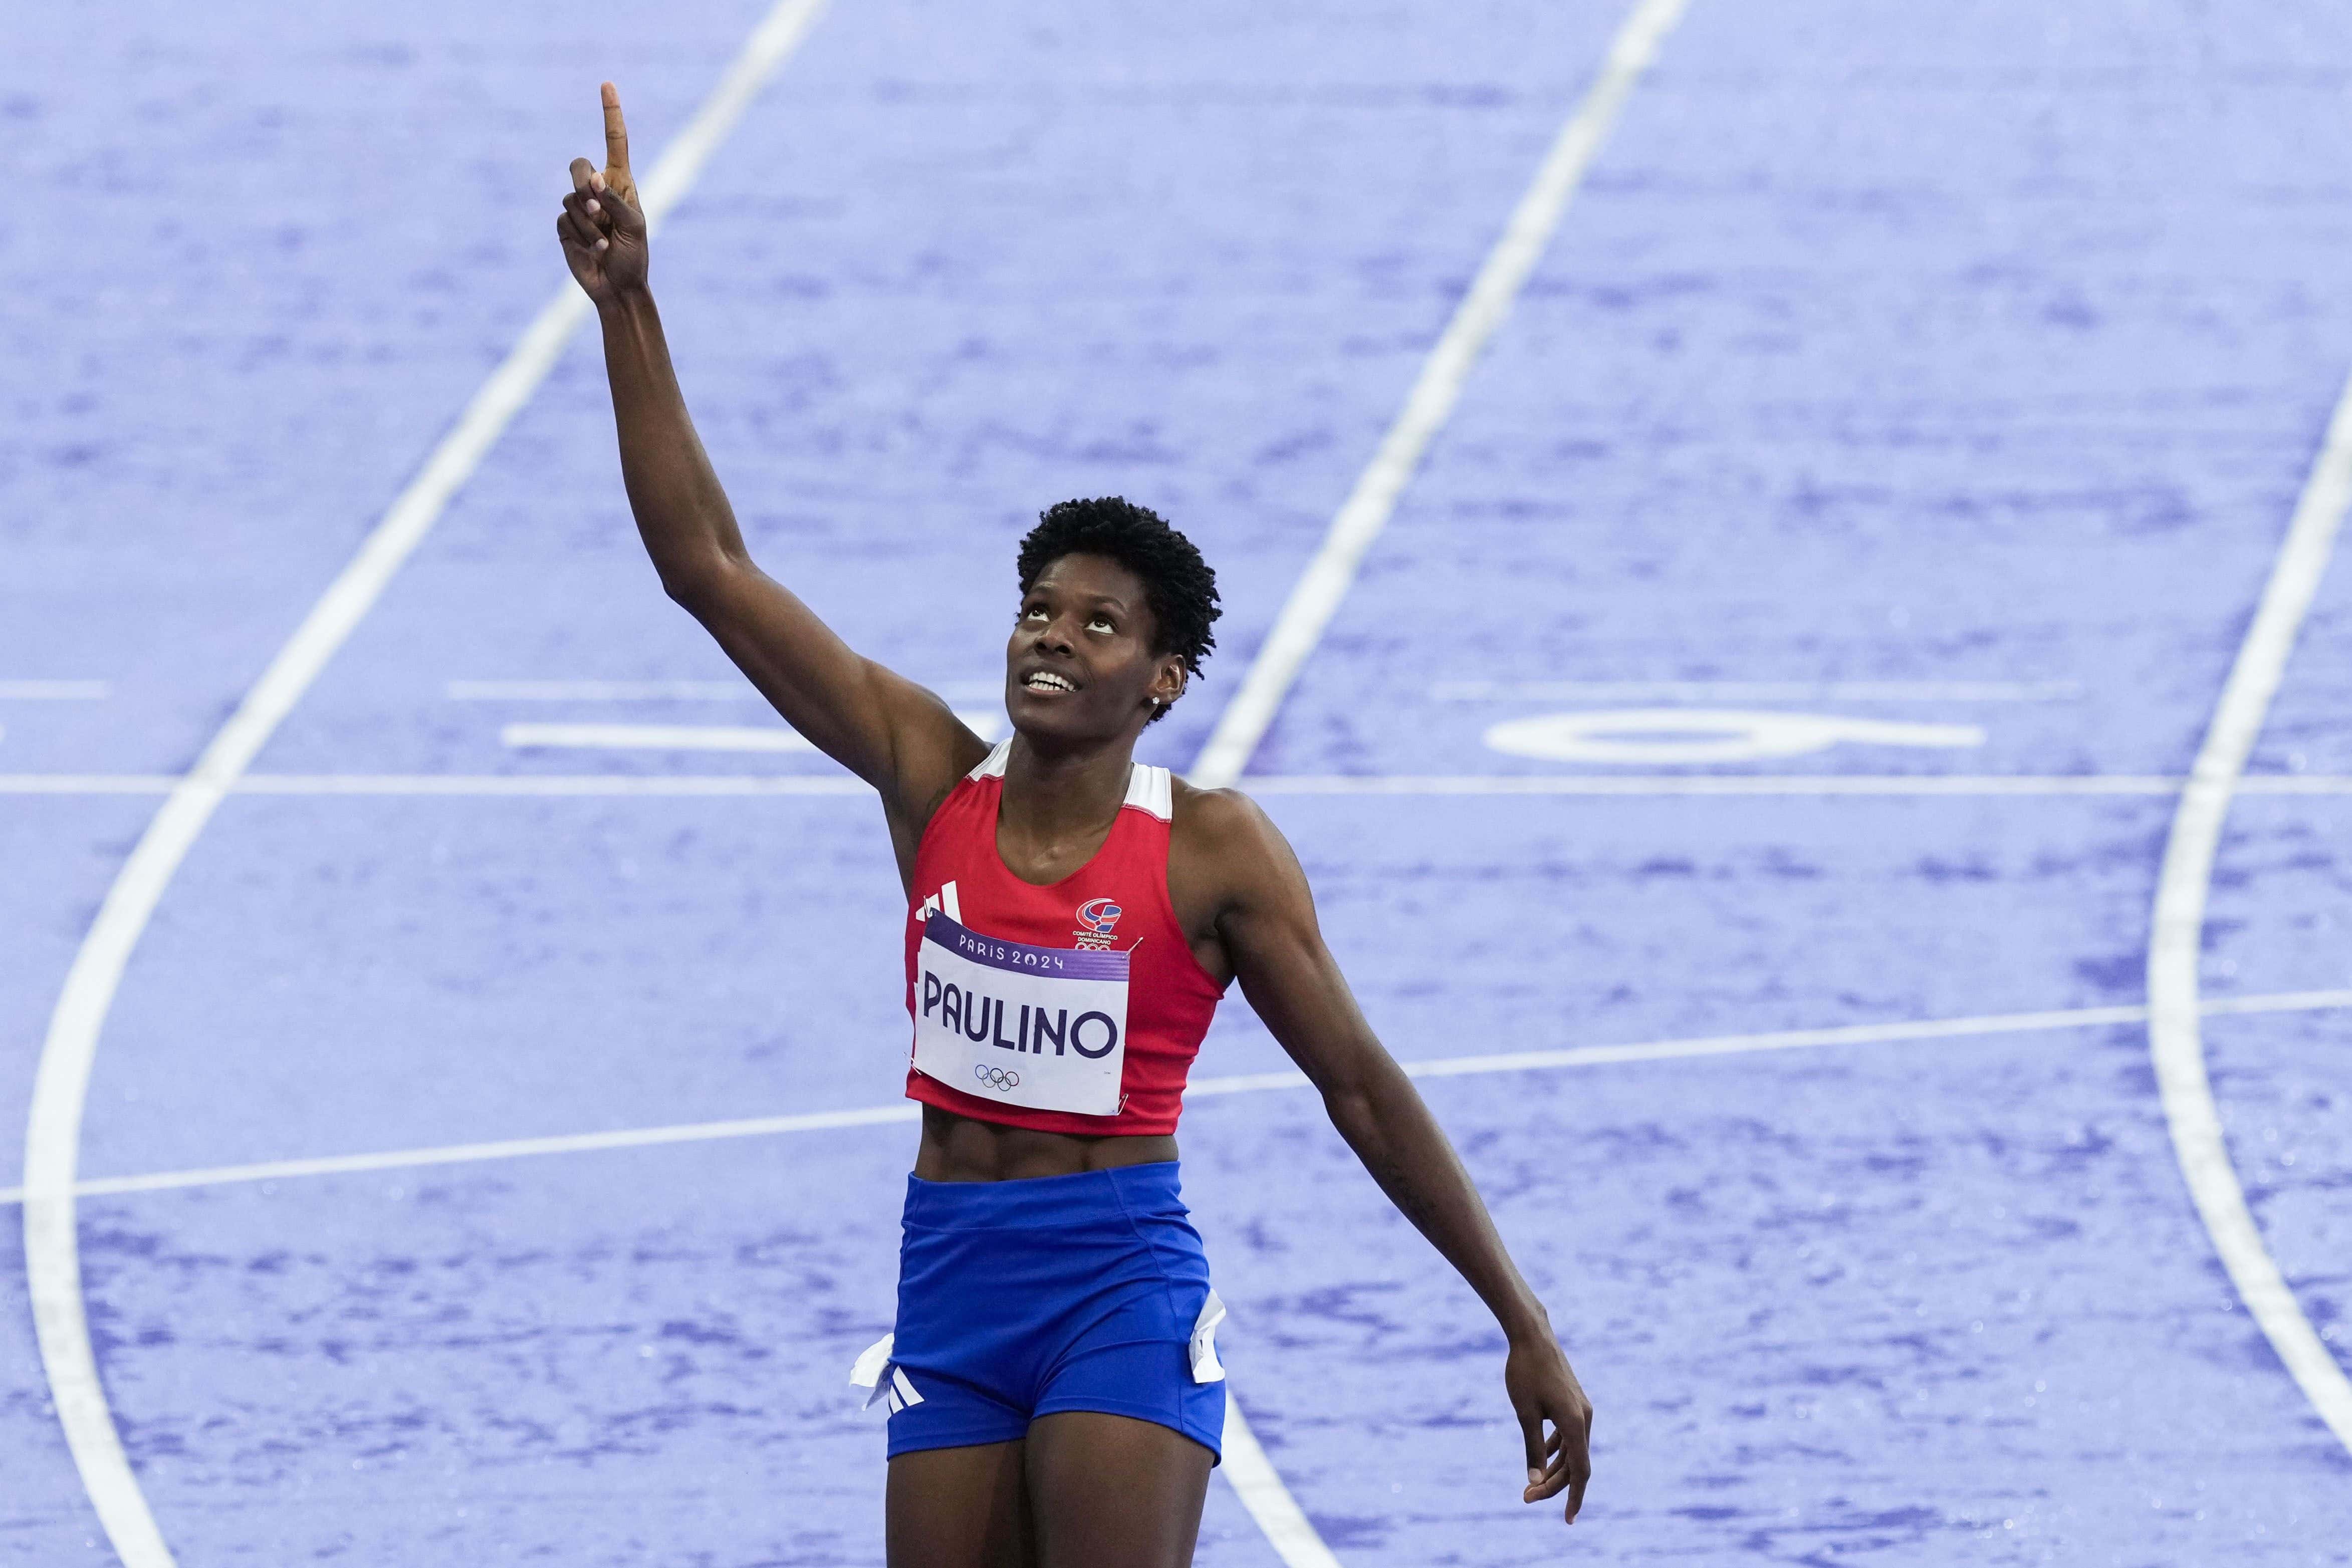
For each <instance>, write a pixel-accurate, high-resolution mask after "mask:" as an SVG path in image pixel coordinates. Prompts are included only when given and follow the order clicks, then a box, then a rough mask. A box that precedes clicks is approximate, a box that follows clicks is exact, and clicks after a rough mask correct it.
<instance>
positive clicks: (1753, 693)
mask: <svg viewBox="0 0 2352 1568" xmlns="http://www.w3.org/2000/svg"><path fill="white" fill-rule="evenodd" d="M1429 695H1431V696H1433V697H1434V698H1436V699H1437V700H1438V701H1440V702H1513V701H1526V702H1645V701H1657V702H1702V703H1706V702H1730V703H1737V702H1947V703H2040V702H2063V701H2064V700H2065V699H2067V698H2069V697H2078V696H2080V695H2083V687H2082V684H2081V683H2080V682H2077V681H1439V682H1436V683H1435V684H1433V685H1431V687H1430V688H1429Z"/></svg>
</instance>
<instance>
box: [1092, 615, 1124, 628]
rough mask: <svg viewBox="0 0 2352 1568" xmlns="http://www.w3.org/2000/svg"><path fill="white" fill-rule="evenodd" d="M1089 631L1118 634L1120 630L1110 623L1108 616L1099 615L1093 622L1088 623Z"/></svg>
mask: <svg viewBox="0 0 2352 1568" xmlns="http://www.w3.org/2000/svg"><path fill="white" fill-rule="evenodd" d="M1087 631H1089V632H1117V631H1118V627H1116V626H1114V625H1112V624H1111V623H1110V618H1109V617H1108V616H1107V615H1097V616H1096V617H1095V618H1094V619H1093V620H1091V621H1089V622H1087Z"/></svg>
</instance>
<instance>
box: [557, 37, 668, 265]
mask: <svg viewBox="0 0 2352 1568" xmlns="http://www.w3.org/2000/svg"><path fill="white" fill-rule="evenodd" d="M555 236H556V238H557V239H559V240H561V241H562V243H563V259H564V262H565V263H566V265H568V266H569V267H571V268H572V277H574V278H576V279H578V280H579V284H580V287H582V288H583V289H585V290H587V292H588V298H591V299H593V300H594V301H596V303H597V304H599V305H604V304H608V303H610V302H611V301H613V300H614V299H617V298H620V297H621V296H622V295H624V294H626V293H629V292H631V291H632V290H635V289H639V288H643V287H645V286H646V218H645V213H644V211H643V209H642V207H641V206H640V204H639V203H638V200H637V182H636V180H635V177H634V176H632V175H631V174H630V172H629V128H628V126H627V125H626V124H625V122H624V121H623V120H622V119H621V94H620V91H619V89H616V88H614V86H613V84H612V83H611V82H606V83H605V84H604V169H603V171H602V172H599V171H598V170H597V169H596V168H595V167H594V166H593V164H591V163H590V162H588V160H587V159H585V158H574V159H573V160H572V193H571V194H570V195H567V196H565V197H564V198H563V214H562V216H561V217H559V218H557V219H556V220H555Z"/></svg>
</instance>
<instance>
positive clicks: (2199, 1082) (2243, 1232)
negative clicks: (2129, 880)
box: [2147, 379, 2352, 1449]
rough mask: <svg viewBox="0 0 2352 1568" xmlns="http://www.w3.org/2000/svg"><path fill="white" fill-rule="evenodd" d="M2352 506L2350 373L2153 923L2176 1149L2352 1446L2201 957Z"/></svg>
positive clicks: (2154, 983)
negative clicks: (2232, 830) (2234, 809)
mask: <svg viewBox="0 0 2352 1568" xmlns="http://www.w3.org/2000/svg"><path fill="white" fill-rule="evenodd" d="M2347 508H2352V379H2347V382H2346V383H2345V387H2344V391H2343V392H2342V393H2341V395H2340V396H2339V397H2338V398H2337V400H2336V412H2335V413H2334V415H2333V416H2332V417H2331V418H2330V419H2329V421H2328V425H2327V434H2326V436H2325V437H2324V438H2323V440H2322V442H2321V444H2320V450H2319V455H2318V456H2317V457H2315V459H2314V460H2313V462H2312V465H2311V473H2310V476H2309V477H2308V478H2307V479H2306V480H2305V484H2304V487H2303V493H2302V495H2301V496H2300V497H2297V499H2296V501H2295V507H2294V517H2293V518H2292V519H2291V520H2290V521H2289V522H2288V524H2287V532H2286V539H2285V542H2284V543H2283V544H2282V545H2280V547H2279V553H2278V557H2277V559H2276V560H2275V561H2274V562H2273V565H2272V567H2271V572H2270V577H2269V580H2267V581H2266V582H2265V583H2264V584H2263V595H2262V599H2261V600H2260V601H2259V602H2258V603H2257V604H2256V606H2255V609H2254V619H2253V623H2252V625H2251V626H2249V627H2248V628H2247V630H2246V638H2245V641H2244V642H2243V643H2240V644H2239V647H2238V655H2237V658H2236V659H2235V660H2234V661H2233V662H2232V663H2231V666H2230V674H2229V678H2228V679H2227V680H2226V681H2225V682H2223V684H2222V687H2221V697H2220V699H2219V700H2218V701H2217V702H2216V703H2215V704H2214V706H2213V719H2212V722H2211V724H2210V725H2209V726H2208V727H2207V728H2206V732H2205V738H2204V741H2203V743H2202V744H2201V745H2200V746H2199V747H2198V749H2197V760H2196V762H2195V764H2194V765H2193V766H2192V767H2191V768H2189V784H2188V787H2187V788H2186V789H2183V790H2182V791H2181V794H2180V803H2179V806H2178V807H2177V808H2175V810H2174V812H2173V818H2172V829H2171V831H2170V832H2169V833H2168V835H2167V836H2166V839H2165V845H2164V860H2163V863H2162V867H2161V869H2160V870H2159V872H2158V875H2157V884H2156V907H2155V910H2154V911H2153V913H2152V915H2151V918H2150V920H2149V924H2148V943H2147V1002H2148V1026H2147V1049H2148V1056H2149V1060H2150V1061H2151V1062H2152V1063H2153V1065H2154V1066H2155V1068H2156V1084H2157V1093H2158V1098H2159V1099H2160V1100H2161V1101H2162V1102H2163V1105H2164V1120H2165V1124H2166V1126H2167V1127H2168V1129H2169V1130H2170V1131H2171V1134H2172V1150H2173V1155H2174V1157H2175V1158H2176V1159H2177V1160H2178V1161H2179V1166H2180V1175H2181V1177H2182V1179H2183V1180H2184V1181H2186V1182H2187V1183H2188V1185H2189V1197H2190V1199H2191V1200H2192V1201H2193V1202H2194V1203H2195V1204H2196V1206H2197V1215H2198V1218H2200V1219H2201V1220H2203V1221H2204V1224H2205V1231H2206V1234H2207V1235H2209V1236H2210V1237H2211V1238H2212V1240H2213V1249H2214V1250H2215V1251H2216V1252H2217V1253H2219V1254H2220V1256H2221V1266H2222V1267H2223V1268H2224V1269H2225V1270H2228V1271H2229V1275H2230V1282H2231V1285H2232V1286H2234V1287H2235V1288H2236V1290H2237V1292H2238V1296H2239V1299H2240V1300H2242V1301H2244V1302H2245V1303H2246V1310H2247V1311H2248V1312H2250V1313H2251V1314H2252V1317H2253V1320H2254V1322H2256V1323H2257V1324H2259V1325H2260V1326H2261V1328H2262V1331H2263V1336H2264V1337H2265V1338H2267V1339H2268V1340H2269V1341H2270V1343H2271V1348H2272V1349H2273V1350H2274V1351H2275V1352H2277V1354H2278V1358H2279V1361H2280V1363H2281V1364H2283V1365H2284V1367H2285V1368H2286V1372H2287V1375H2289V1376H2290V1377H2292V1378H2294V1381H2295V1384H2296V1385H2297V1386H2299V1387H2300V1388H2301V1389H2302V1390H2303V1393H2304V1396H2305V1398H2306V1399H2308V1400H2309V1401H2310V1402H2311V1407H2312V1409H2313V1410H2315V1412H2317V1414H2318V1416H2319V1418H2320V1420H2322V1421H2323V1422H2325V1423H2326V1426H2327V1427H2328V1429H2329V1430H2330V1431H2332V1432H2334V1433H2335V1434H2336V1440H2337V1441H2338V1442H2340V1443H2341V1444H2343V1445H2344V1447H2345V1448H2347V1449H2352V1377H2347V1376H2346V1375H2345V1371H2344V1368H2343V1366H2342V1365H2340V1364H2338V1363H2337V1362H2336V1357H2335V1355H2334V1354H2333V1353H2331V1352H2330V1351H2329V1350H2328V1348H2327V1345H2326V1342H2325V1341H2324V1340H2322V1339H2321V1338H2320V1336H2319V1332H2318V1330H2316V1329H2315V1328H2314V1327H2313V1326H2312V1322H2311V1320H2310V1318H2308V1317H2307V1316H2305V1314H2304V1311H2303V1305H2302V1303H2301V1302H2299V1301H2296V1300H2295V1299H2294V1291H2293V1290H2292V1289H2290V1288H2289V1287H2288V1285H2287V1282H2286V1278H2285V1276H2284V1274H2282V1273H2281V1272H2280V1271H2279V1266H2278V1263H2277V1260H2274V1259H2273V1258H2272V1256H2271V1254H2270V1249H2268V1248H2267V1247H2266V1246H2264V1245H2263V1235H2262V1229H2261V1228H2260V1227H2259V1226H2257V1225H2256V1224H2255V1222H2254V1216H2253V1211H2252V1209H2251V1208H2249V1207H2247V1205H2246V1193H2245V1188H2244V1187H2243V1186H2241V1185H2240V1184H2239V1181H2238V1173H2237V1170H2236V1168H2235V1167H2234V1166H2231V1163H2230V1143H2229V1137H2228V1134H2226V1133H2225V1132H2224V1130H2223V1128H2222V1125H2221V1107H2220V1105H2218V1104H2217V1103H2215V1101H2214V1099H2213V1084H2212V1081H2211V1079H2210V1076H2209V1075H2208V1073H2207V1071H2206V1067H2205V1039H2204V1032H2203V1030H2202V1029H2201V1028H2200V1018H2201V1015H2202V1012H2203V1009H2201V1008H2200V1005H2199V997H2198V974H2197V968H2198V962H2199V959H2200V956H2202V953H2203V950H2204V937H2205V904H2206V898H2207V895H2208V894H2209V893H2210V890H2211V887H2212V883H2213V862H2214V858H2215V856H2216V855H2217V854H2218V853H2219V852H2220V850H2221V829H2222V826H2223V824H2224V823H2225V822H2226V821H2228V818H2229V813H2230V800H2231V796H2232V795H2234V794H2235V793H2237V792H2238V790H2239V788H2240V783H2241V780H2242V777H2243V775H2244V773H2245V768H2246V759H2247V758H2248V757H2249V756H2250V755H2251V754H2252V751H2253V748H2254V742H2255V741H2256V739H2258V738H2259V737H2261V735H2262V730H2263V720H2264V719H2265V718H2267V717H2268V716H2269V714H2270V706H2271V699H2272V698H2273V697H2274V696H2275V695H2277V694H2278V688H2279V683H2280V682H2281V681H2282V680H2283V679H2284V676H2285V674H2286V664H2287V659H2288V657H2289V656H2290V655H2291V654H2292V653H2294V643H2295V637H2296V634H2297V633H2298V632H2300V631H2301V630H2302V628H2303V622H2304V617H2305V615H2307V614H2308V613H2310V611H2311V603H2312V600H2313V599H2314V598H2315V596H2316V595H2317V593H2318V591H2319V583H2320V579H2321V578H2322V577H2324V576H2325V575H2326V571H2327V563H2328V560H2329V558H2330V557H2331V556H2332V555H2333V554H2334V553H2335V549H2336V536H2337V534H2338V533H2339V532H2341V531H2342V528H2343V526H2344V515H2345V512H2346V510H2347Z"/></svg>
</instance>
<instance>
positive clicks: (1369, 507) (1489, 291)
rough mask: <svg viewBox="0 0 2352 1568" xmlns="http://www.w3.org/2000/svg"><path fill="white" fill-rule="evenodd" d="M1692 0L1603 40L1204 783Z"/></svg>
mask: <svg viewBox="0 0 2352 1568" xmlns="http://www.w3.org/2000/svg"><path fill="white" fill-rule="evenodd" d="M1688 3H1689V0H1638V3H1637V4H1636V5H1634V7H1633V11H1632V13H1631V14H1630V15H1628V16H1626V18H1625V20H1624V21H1623V22H1622V24H1620V25H1619V26H1618V28H1617V34H1616V37H1613V38H1612V39H1611V40H1610V42H1609V57H1608V59H1607V60H1606V61H1605V62H1604V63H1603V64H1602V66H1601V74H1600V75H1599V76H1598V77H1597V78H1594V79H1593V83H1592V86H1591V88H1589V89H1586V91H1585V94H1584V97H1583V98H1582V99H1580V100H1579V101H1578V103H1577V106H1576V110H1575V111H1574V112H1573V113H1571V114H1570V116H1569V117H1568V123H1567V124H1565V125H1563V126H1562V127H1560V131H1559V136H1558V138H1556V139H1555V140H1554V141H1553V142H1552V145H1551V151H1550V152H1549V153H1547V154H1546V155H1545V157H1544V161H1543V166H1542V167H1541V168H1539V169H1538V170H1537V171H1536V177H1535V179H1534V181H1533V182H1532V183H1530V184H1529V185H1528V189H1527V193H1526V194H1525V195H1523V196H1521V197H1520V198H1519V204H1518V206H1517V208H1515V209H1514V210H1513V211H1512V213H1511V218H1510V222H1509V223H1507V224H1506V225H1504V227H1503V237H1502V238H1500V239H1498V240H1496V242H1495V248H1494V249H1492V250H1490V251H1488V252H1487V253H1486V262H1485V264H1484V265H1483V266H1481V267H1479V268H1478V276H1477V277H1476V278H1475V279H1474V280H1473V281H1472V282H1471V285H1470V291H1469V293H1467V294H1465V295H1464V296H1463V298H1462V303H1461V304H1460V305H1459V306H1458V307H1456V308H1455V309H1454V318H1453V319H1452V320H1450V321H1448V322H1447V323H1446V324H1445V330H1444V333H1443V334H1442V335H1440V337H1439V338H1438V340H1437V346H1436V347H1435V348H1433V349H1432V350H1430V351H1429V358H1428V359H1426V360H1425V361H1423V362H1422V367H1421V374H1420V376H1419V377H1418V378H1417V379H1416V380H1415V381H1414V382H1413V384H1412V392H1411V393H1410V394H1408V395H1407V397H1406V398H1405V402H1404V412H1402V413H1400V414H1398V415H1397V418H1396V423H1394V424H1392V425H1391V426H1390V427H1389V432H1388V434H1386V435H1385V436H1383V437H1381V444H1380V449H1379V450H1378V451H1376V452H1374V453H1373V454H1372V460H1371V462H1370V464H1368V465H1366V466H1365V468H1364V471H1363V473H1362V474H1361V475H1360V476H1358V477H1357V479H1356V486H1355V488H1354V489H1352V490H1350V491H1349V493H1348V498H1347V500H1345V501H1344V502H1342V503H1340V507H1339V513H1338V515H1337V516H1335V517H1332V519H1331V527H1330V529H1329V530H1328V532H1327V533H1325V535H1324V536H1323V543H1322V546H1321V548H1319V549H1317V550H1316V552H1315V559H1312V560H1310V561H1308V562H1307V570H1305V571H1304V572H1302V573H1300V574H1299V578H1298V580H1297V583H1295V584H1293V585H1292V587H1291V590H1290V597H1289V598H1288V599H1286V600H1285V601H1283V605H1282V611H1281V613H1280V614H1278V615H1276V617H1275V622H1274V630H1273V631H1271V632H1268V633H1266V639H1265V643H1262V644H1260V645H1259V648H1258V651H1257V657H1256V658H1255V659H1253V660H1252V661H1251V662H1250V667H1249V673H1248V674H1245V675H1244V676H1243V677H1242V685H1241V689H1240V690H1239V691H1236V692H1235V693H1234V700H1233V701H1232V702H1230V703H1228V704H1226V705H1225V709H1224V711H1223V713H1221V714H1219V715H1218V716H1217V727H1216V728H1215V729H1214V730H1213V731H1211V732H1210V735H1209V739H1208V744H1206V745H1205V746H1203V747H1202V748H1201V755H1200V756H1199V757H1198V758H1195V759H1194V760H1193V763H1192V771H1191V772H1190V773H1189V774H1187V775H1186V777H1188V778H1190V779H1192V782H1193V783H1195V784H1198V785H1200V786H1201V787H1202V789H1223V788H1224V787H1225V786H1226V785H1228V784H1231V783H1232V782H1233V781H1234V779H1238V778H1240V777H1241V775H1242V769H1243V768H1246V767H1248V766H1249V759H1250V757H1251V755H1252V754H1253V753H1254V752H1255V751H1256V750H1257V747H1258V742H1259V741H1261V740H1263V739H1265V732H1266V730H1267V728H1268V727H1271V726H1272V725H1273V723H1274V716H1275V715H1276V713H1277V712H1278V711H1280V709H1281V707H1282V703H1283V699H1284V698H1285V697H1286V696H1288V695H1290V688H1291V685H1293V683H1295V682H1296V681H1297V679H1298V672H1299V670H1300V669H1301V667H1303V666H1304V665H1305V664H1306V663H1307V655H1309V654H1311V653H1314V652H1315V645H1316V644H1317V643H1319V642H1321V641H1322V640H1323V629H1324V628H1325V627H1326V626H1328V625H1329V624H1330V623H1331V617H1332V616H1333V615H1334V614H1336V613H1337V612H1339V601H1341V600H1343V599H1345V598H1346V597H1347V596H1348V590H1349V588H1350V587H1352V586H1353V585H1354V583H1355V580H1356V572H1357V570H1358V569H1359V568H1360V567H1361V566H1362V565H1363V560H1364V552H1365V551H1367V550H1369V549H1371V548H1372V541H1373V540H1374V539H1376V538H1379V537H1380V534H1381V529H1382V528H1386V527H1388V522H1389V517H1390V516H1391V514H1392V513H1394V512H1395V510H1396V504H1397V497H1400V496H1401V495H1402V494H1403V493H1404V487H1405V486H1406V484H1407V483H1409V482H1410V481H1411V480H1412V475H1413V470H1414V469H1415V468H1417V467H1419V466H1420V465H1421V458H1422V454H1423V453H1424V452H1426V451H1427V450H1428V449H1429V444H1430V442H1432V441H1433V440H1434V439H1435V438H1436V436H1437V433H1438V432H1439V431H1440V430H1443V429H1444V427H1445V422H1446V421H1447V420H1448V419H1450V418H1452V417H1453V415H1454V404H1455V403H1456V402H1459V401H1460V399H1461V396H1462V388H1463V384H1464V383H1465V382H1467V381H1468V380H1469V379H1470V371H1471V369H1472V367H1474V366H1475V365H1476V364H1477V362H1478V355H1479V354H1480V352H1481V351H1483V350H1485V349H1486V340H1488V339H1490V338H1492V337H1493V336H1494V335H1495V329H1496V328H1498V327H1500V326H1501V325H1502V324H1503V318H1504V317H1506V316H1507V315H1509V314H1510V310H1511V302H1512V301H1513V300H1514V299H1516V298H1518V293H1519V289H1520V287H1522V286H1523V285H1525V284H1526V282H1527V280H1528V274H1530V273H1532V272H1533V271H1534V270H1535V267H1536V263H1537V262H1538V261H1539V260H1541V259H1542V258H1543V253H1544V246H1546V245H1548V244H1549V243H1550V241H1551V235H1552V231H1553V230H1554V229H1556V228H1558V227H1559V220H1560V215H1561V214H1564V213H1566V212H1567V211H1568V204H1569V201H1570V198H1572V197H1573V196H1574V195H1575V194H1576V191H1577V187H1578V186H1580V185H1581V184H1582V183H1584V175H1585V172H1586V171H1587V170H1589V169H1591V167H1592V160H1593V159H1594V158H1595V157H1596V156H1597V155H1599V153H1600V152H1601V143H1602V142H1604V141H1607V140H1608V138H1609V131H1610V128H1611V127H1612V126H1613V125H1615V124H1616V122H1617V116H1618V113H1619V111H1620V110H1622V109H1623V108H1624V107H1625V100H1626V99H1627V98H1629V97H1630V96H1632V94H1633V88H1634V84H1635V83H1637V82H1639V81H1640V80H1641V79H1642V73H1643V72H1644V71H1646V70H1648V69H1649V68H1650V63H1651V61H1653V60H1654V59H1655V58H1656V57H1657V54H1658V46H1659V45H1660V44H1661V43H1663V42H1664V39H1665V36H1666V34H1667V33H1668V32H1670V31H1671V30H1672V29H1673V27H1674V25H1675V23H1676V22H1678V21H1680V20H1681V19H1682V14H1683V8H1684V7H1685V5H1687V4H1688Z"/></svg>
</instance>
